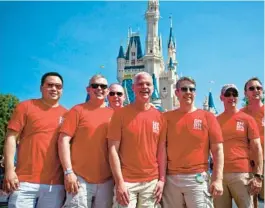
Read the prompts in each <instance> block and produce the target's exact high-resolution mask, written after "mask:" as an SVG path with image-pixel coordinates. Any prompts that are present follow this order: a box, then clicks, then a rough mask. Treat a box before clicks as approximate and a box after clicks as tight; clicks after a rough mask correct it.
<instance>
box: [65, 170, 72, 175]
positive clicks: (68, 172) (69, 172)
mask: <svg viewBox="0 0 265 208" xmlns="http://www.w3.org/2000/svg"><path fill="white" fill-rule="evenodd" d="M73 172H74V171H73V169H72V168H66V170H65V171H64V175H68V174H71V173H73Z"/></svg>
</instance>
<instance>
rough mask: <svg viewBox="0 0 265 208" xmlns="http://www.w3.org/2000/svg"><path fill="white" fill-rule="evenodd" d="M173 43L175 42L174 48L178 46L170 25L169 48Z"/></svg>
mask: <svg viewBox="0 0 265 208" xmlns="http://www.w3.org/2000/svg"><path fill="white" fill-rule="evenodd" d="M171 43H172V44H173V46H174V48H176V44H175V41H174V36H173V29H172V27H170V31H169V39H168V45H167V47H168V48H169V46H170V44H171Z"/></svg>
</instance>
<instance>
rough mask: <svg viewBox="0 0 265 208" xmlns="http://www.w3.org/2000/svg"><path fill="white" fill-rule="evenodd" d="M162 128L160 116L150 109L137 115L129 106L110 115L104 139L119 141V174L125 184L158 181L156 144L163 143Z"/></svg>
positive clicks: (138, 112) (162, 121)
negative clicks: (120, 173) (120, 172)
mask: <svg viewBox="0 0 265 208" xmlns="http://www.w3.org/2000/svg"><path fill="white" fill-rule="evenodd" d="M164 125H165V123H164V119H163V115H162V114H161V113H160V112H159V111H158V110H156V109H155V108H152V107H151V108H150V109H149V110H146V111H139V110H137V109H136V108H135V107H134V106H133V105H131V104H130V105H127V106H125V107H123V108H122V109H119V110H116V111H115V112H114V114H113V117H112V119H111V122H110V125H109V128H108V136H107V138H108V139H109V140H111V141H120V149H119V156H120V161H121V170H122V175H123V178H124V180H125V181H126V182H147V181H151V180H153V179H157V178H158V177H159V175H158V162H157V147H158V142H159V141H165V134H162V129H163V128H164ZM164 132H165V131H164ZM163 135H164V136H163Z"/></svg>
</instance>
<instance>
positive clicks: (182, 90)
mask: <svg viewBox="0 0 265 208" xmlns="http://www.w3.org/2000/svg"><path fill="white" fill-rule="evenodd" d="M180 90H181V92H188V90H189V91H190V92H195V91H196V88H195V87H181V88H180Z"/></svg>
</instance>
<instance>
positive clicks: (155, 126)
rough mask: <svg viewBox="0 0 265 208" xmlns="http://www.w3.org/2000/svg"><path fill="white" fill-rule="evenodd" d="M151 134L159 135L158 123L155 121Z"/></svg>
mask: <svg viewBox="0 0 265 208" xmlns="http://www.w3.org/2000/svg"><path fill="white" fill-rule="evenodd" d="M153 133H156V134H158V133H159V123H158V122H156V121H153Z"/></svg>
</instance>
